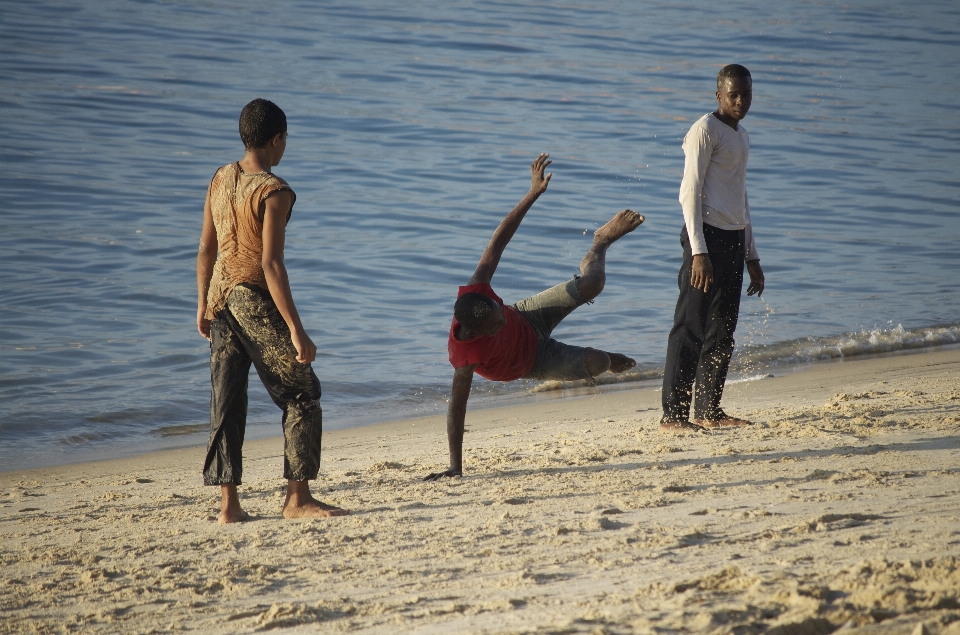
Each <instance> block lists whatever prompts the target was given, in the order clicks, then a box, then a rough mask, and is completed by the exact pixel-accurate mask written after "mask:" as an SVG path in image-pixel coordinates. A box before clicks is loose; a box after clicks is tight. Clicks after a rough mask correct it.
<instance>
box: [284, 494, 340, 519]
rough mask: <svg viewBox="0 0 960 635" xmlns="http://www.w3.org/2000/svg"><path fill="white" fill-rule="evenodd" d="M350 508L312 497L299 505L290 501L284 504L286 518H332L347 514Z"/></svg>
mask: <svg viewBox="0 0 960 635" xmlns="http://www.w3.org/2000/svg"><path fill="white" fill-rule="evenodd" d="M349 513H350V510H347V509H341V508H339V507H334V506H333V505H327V504H326V503H321V502H320V501H318V500H316V499H314V498H311V499H310V500H309V501H307V502H305V503H301V504H298V505H293V504H290V503H289V502H288V503H287V504H286V505H284V506H283V517H284V518H330V517H333V516H346V515H347V514H349Z"/></svg>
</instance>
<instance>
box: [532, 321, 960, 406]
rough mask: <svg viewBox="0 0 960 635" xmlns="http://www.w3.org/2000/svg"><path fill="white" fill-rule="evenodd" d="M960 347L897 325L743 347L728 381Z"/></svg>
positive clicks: (647, 371) (625, 378) (951, 338)
mask: <svg viewBox="0 0 960 635" xmlns="http://www.w3.org/2000/svg"><path fill="white" fill-rule="evenodd" d="M957 343H960V324H946V325H941V326H932V327H923V328H918V329H906V328H904V327H903V325H902V324H898V325H897V326H896V327H894V328H890V329H880V328H877V329H871V330H862V331H856V332H851V333H844V334H842V335H836V336H825V337H813V336H811V337H804V338H800V339H796V340H789V341H785V342H776V343H774V344H768V345H763V346H747V347H744V348H742V349H737V350H736V351H734V354H733V359H732V360H731V363H730V370H731V377H730V379H728V383H737V382H743V381H754V380H758V379H765V378H767V377H769V374H768V373H766V372H764V370H765V369H768V368H772V367H776V366H789V365H793V364H809V363H812V362H819V361H829V360H832V359H842V358H849V357H859V356H864V355H879V354H885V353H896V352H899V351H910V350H919V349H924V348H935V347H937V346H948V345H950V344H957ZM658 377H663V367H662V366H656V367H654V366H646V367H644V368H638V369H634V370H631V371H628V372H625V373H620V374H619V375H614V374H611V373H605V374H603V375H600V376H599V377H597V378H596V379H595V383H594V385H597V386H600V385H608V384H622V383H629V382H640V381H644V380H649V379H656V378H658ZM590 385H591V384H590V382H587V381H584V380H577V381H545V382H541V383H539V384H536V385H535V386H533V387H532V388H530V392H532V393H540V392H551V391H557V390H568V389H573V388H583V387H586V386H590Z"/></svg>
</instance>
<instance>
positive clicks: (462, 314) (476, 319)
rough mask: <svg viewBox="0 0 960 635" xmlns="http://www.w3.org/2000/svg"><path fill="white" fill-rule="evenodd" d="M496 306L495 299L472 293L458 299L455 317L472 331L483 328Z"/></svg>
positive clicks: (454, 308) (454, 307)
mask: <svg viewBox="0 0 960 635" xmlns="http://www.w3.org/2000/svg"><path fill="white" fill-rule="evenodd" d="M496 305H497V303H496V301H495V300H494V299H493V298H491V297H489V296H485V295H483V294H482V293H477V292H475V291H471V292H470V293H464V294H463V295H462V296H460V297H459V298H457V303H456V304H455V305H453V317H455V318H457V322H459V323H460V324H462V325H464V326H465V327H467V328H468V329H470V330H471V331H472V330H474V329H477V328H479V327H481V326H483V323H484V321H485V320H486V319H487V316H488V315H490V314H491V313H492V312H493V308H494V307H495V306H496Z"/></svg>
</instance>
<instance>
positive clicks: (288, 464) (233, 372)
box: [197, 99, 349, 523]
mask: <svg viewBox="0 0 960 635" xmlns="http://www.w3.org/2000/svg"><path fill="white" fill-rule="evenodd" d="M240 138H241V140H242V141H243V145H244V147H245V149H246V150H245V153H244V155H243V158H242V159H240V161H238V162H236V163H231V164H229V165H226V166H224V167H222V168H220V169H219V170H217V173H216V174H215V175H214V177H213V180H212V181H211V183H210V187H209V189H208V190H207V200H206V203H205V204H204V206H203V232H202V234H201V237H200V249H199V251H198V253H197V291H198V293H197V330H199V331H200V334H201V335H203V336H204V337H205V338H207V339H208V340H210V376H211V383H212V386H213V390H212V395H211V398H210V440H209V443H208V446H207V456H206V460H205V461H204V464H203V481H204V484H206V485H219V486H220V489H221V503H220V518H219V522H220V523H233V522H239V521H242V520H245V519H246V518H247V514H246V512H244V511H243V509H242V508H241V506H240V499H239V497H238V495H237V486H238V485H240V481H241V477H242V472H243V466H242V459H243V456H242V449H243V435H244V430H245V428H246V419H247V376H248V375H249V372H250V364H251V363H252V364H253V365H254V367H256V369H257V373H258V374H259V375H260V380H261V381H262V382H263V385H264V387H266V389H267V392H269V393H270V397H271V398H272V399H273V401H274V403H276V404H277V406H279V407H280V408H281V409H282V410H283V435H284V461H283V472H284V478H286V479H287V497H286V500H285V502H284V505H283V516H284V517H285V518H317V517H322V516H343V515H345V514H347V513H349V512H348V511H347V510H344V509H340V508H337V507H333V506H331V505H327V504H325V503H321V502H320V501H318V500H315V499H314V498H313V496H312V495H311V494H310V488H309V484H308V481H310V480H313V479H316V478H317V473H318V472H319V469H320V436H321V425H322V421H323V414H322V412H321V410H320V381H319V380H318V379H317V376H316V375H315V374H314V372H313V369H312V368H311V367H310V362H312V361H313V360H314V358H315V357H316V354H317V347H316V346H315V345H314V343H313V341H312V340H311V339H310V336H308V335H307V332H306V331H305V330H304V328H303V325H302V324H301V323H300V316H299V314H298V313H297V308H296V306H294V303H293V295H292V294H291V292H290V283H289V281H288V279H287V270H286V268H285V267H284V264H283V245H284V237H285V233H286V225H287V221H289V220H290V215H291V213H292V212H293V204H294V202H295V201H296V195H295V194H294V193H293V190H291V189H290V186H289V185H288V184H287V182H286V181H284V180H283V179H281V178H280V177H278V176H276V175H274V174H272V172H271V170H272V168H273V166H275V165H277V164H279V163H280V159H281V158H282V157H283V153H284V150H285V149H286V147H287V118H286V115H284V113H283V111H282V110H280V108H279V107H278V106H277V105H276V104H274V103H273V102H270V101H267V100H265V99H255V100H253V101H251V102H250V103H249V104H247V105H246V106H245V107H244V109H243V112H241V114H240Z"/></svg>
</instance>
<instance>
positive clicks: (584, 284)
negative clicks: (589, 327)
mask: <svg viewBox="0 0 960 635" xmlns="http://www.w3.org/2000/svg"><path fill="white" fill-rule="evenodd" d="M606 282H607V280H606V276H590V275H586V276H580V277H579V278H577V292H579V293H580V297H581V298H582V299H583V301H584V302H593V301H594V300H595V299H596V297H597V296H598V295H600V292H601V291H603V287H604V285H605V284H606Z"/></svg>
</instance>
